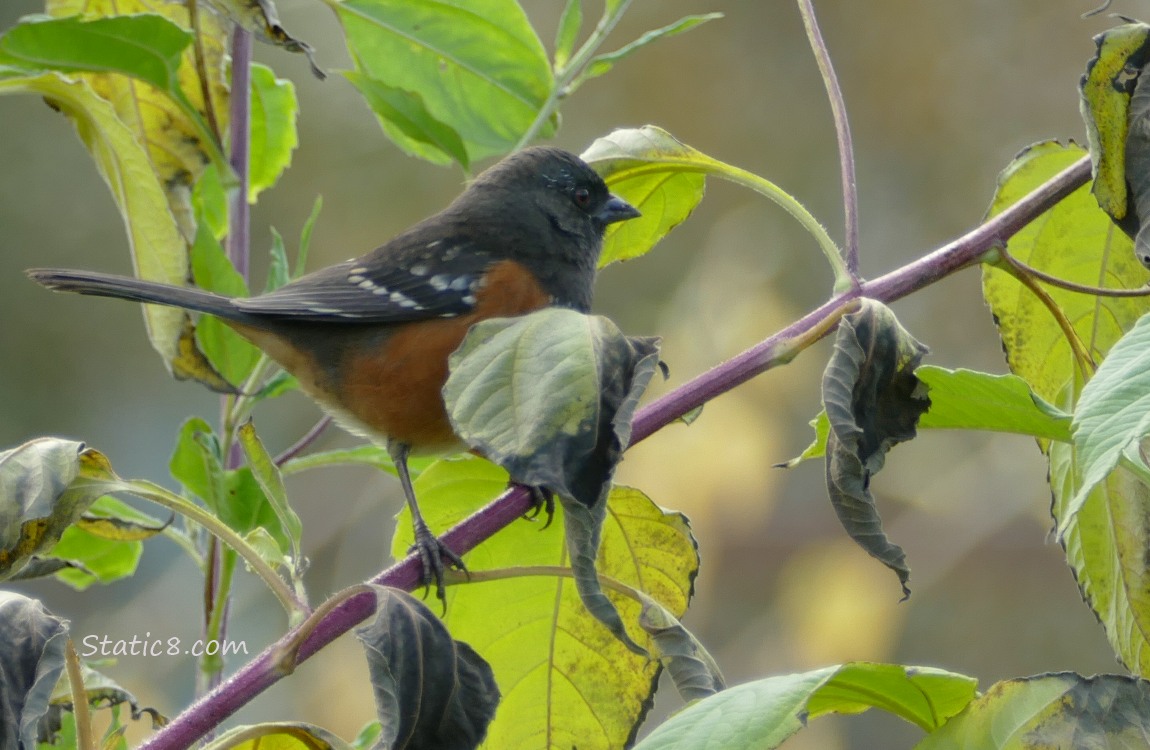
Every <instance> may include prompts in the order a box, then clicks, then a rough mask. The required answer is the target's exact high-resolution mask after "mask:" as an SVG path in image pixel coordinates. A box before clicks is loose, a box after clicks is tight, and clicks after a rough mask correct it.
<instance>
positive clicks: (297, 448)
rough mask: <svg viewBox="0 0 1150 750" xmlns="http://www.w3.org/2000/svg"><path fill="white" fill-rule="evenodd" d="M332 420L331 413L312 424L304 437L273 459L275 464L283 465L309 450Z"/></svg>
mask: <svg viewBox="0 0 1150 750" xmlns="http://www.w3.org/2000/svg"><path fill="white" fill-rule="evenodd" d="M331 422H332V419H331V415H330V414H325V415H324V416H323V417H322V418H321V419H320V420H319V421H318V422H316V423H315V424H314V425H312V428H311V429H310V430H308V431H307V432H305V433H304V435H303V437H301V438H300V439H299V440H297V441H295V443H294V444H293V445H292V446H291V447H290V448H288V449H287V450H285V451H284V452H283V453H281V454H279V455H278V456H276V457H275V459H273V461H274V463H275V465H276V466H283V465H284V464H286V463H287V462H288V461H290V460H292V459H293V458H295V457H296V456H298V455H299V454H301V453H303V452H304V451H305V450H307V447H308V446H309V445H311V444H312V443H314V442H315V440H316V438H318V437H319V436H320V435H322V434H323V431H324V430H326V429H327V428H328V425H330V424H331Z"/></svg>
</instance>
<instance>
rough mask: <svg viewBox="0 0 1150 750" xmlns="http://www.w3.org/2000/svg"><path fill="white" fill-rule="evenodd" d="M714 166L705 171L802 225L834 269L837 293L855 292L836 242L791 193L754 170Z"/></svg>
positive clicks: (854, 286) (718, 163)
mask: <svg viewBox="0 0 1150 750" xmlns="http://www.w3.org/2000/svg"><path fill="white" fill-rule="evenodd" d="M714 165H715V166H714V168H712V169H710V170H708V174H713V175H715V176H716V177H722V178H723V179H725V180H730V181H731V182H733V183H735V184H736V185H742V186H743V187H746V188H750V189H751V190H754V191H755V192H756V193H758V194H759V195H762V196H763V197H765V198H767V199H769V200H771V201H773V202H774V203H775V204H776V205H777V206H779V208H781V209H783V210H784V211H786V212H787V213H788V214H790V215H791V217H792V218H794V220H795V221H797V222H798V223H799V224H800V225H802V227H803V229H806V230H807V232H809V233H810V234H811V236H812V237H814V238H815V242H817V243H818V245H819V249H820V250H822V251H823V255H824V256H825V257H826V259H827V263H829V264H830V266H831V269H832V270H833V271H834V275H835V291H836V292H845V291H847V290H848V289H854V290H856V291H857V288H858V283H859V282H858V279H857V278H856V276H855V274H854V273H853V271H852V269H851V267H850V266H849V264H847V265H844V263H843V256H842V254H841V253H840V251H839V248H838V246H837V245H836V244H835V241H834V240H832V239H831V236H830V235H829V234H828V233H827V230H826V227H824V226H823V225H822V224H820V223H819V220H818V219H816V218H815V217H814V216H813V215H812V214H811V212H810V211H808V210H807V209H806V207H805V206H803V204H802V203H799V202H798V201H797V200H795V198H794V197H793V196H792V195H791V194H790V193H788V192H787V191H785V190H783V189H782V188H780V187H779V186H778V185H776V184H775V183H773V182H771V181H770V180H768V179H766V178H765V177H760V176H759V175H757V174H755V173H754V172H748V171H747V170H745V169H740V168H739V167H733V166H731V165H730V164H725V163H723V162H719V161H716V162H714Z"/></svg>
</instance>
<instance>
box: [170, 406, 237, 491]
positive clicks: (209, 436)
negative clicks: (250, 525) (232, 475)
mask: <svg viewBox="0 0 1150 750" xmlns="http://www.w3.org/2000/svg"><path fill="white" fill-rule="evenodd" d="M168 471H169V472H171V474H172V477H173V478H175V480H176V481H178V482H179V483H180V484H182V485H183V486H184V488H185V489H186V490H187V491H188V492H191V493H192V494H194V495H196V496H197V497H199V498H200V499H201V500H203V501H204V502H205V503H206V504H207V505H208V507H215V506H216V505H217V504H218V503H219V501H220V498H221V497H223V494H224V489H223V488H224V467H223V457H222V456H221V455H220V443H219V439H218V438H217V437H216V435H215V432H214V431H213V430H212V426H211V425H210V424H208V423H207V422H206V421H204V420H203V419H201V418H199V417H192V418H190V419H188V420H186V421H185V422H184V424H183V425H181V427H180V432H179V434H178V435H177V437H176V448H175V450H174V451H172V457H171V458H170V459H169V460H168Z"/></svg>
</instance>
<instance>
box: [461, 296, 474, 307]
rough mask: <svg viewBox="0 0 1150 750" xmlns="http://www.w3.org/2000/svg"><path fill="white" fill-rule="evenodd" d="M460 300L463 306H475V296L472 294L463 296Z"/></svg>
mask: <svg viewBox="0 0 1150 750" xmlns="http://www.w3.org/2000/svg"><path fill="white" fill-rule="evenodd" d="M462 300H463V304H465V305H474V304H475V295H474V294H465V295H463V298H462Z"/></svg>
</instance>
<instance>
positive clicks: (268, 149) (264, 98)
mask: <svg viewBox="0 0 1150 750" xmlns="http://www.w3.org/2000/svg"><path fill="white" fill-rule="evenodd" d="M251 74H252V115H251V119H252V122H251V144H250V149H251V153H250V156H249V158H250V162H249V163H250V165H251V176H250V181H249V183H248V202H249V203H255V202H256V199H257V198H258V197H259V194H260V193H262V192H263V191H264V190H266V189H268V188H270V187H271V186H272V185H274V184H276V180H278V179H279V177H280V175H281V174H283V172H284V170H285V169H287V168H288V167H289V166H291V155H292V151H294V150H295V148H296V146H298V145H299V134H298V133H297V132H296V114H297V112H298V110H299V103H298V102H297V101H296V96H295V86H294V85H292V82H291V81H287V80H284V79H282V78H276V76H275V73H274V72H272V69H271V68H268V67H267V66H264V65H260V64H259V63H255V64H253V65H252V68H251Z"/></svg>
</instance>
